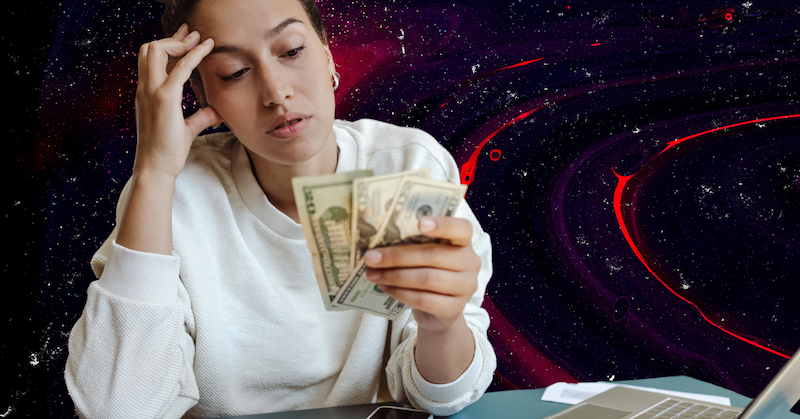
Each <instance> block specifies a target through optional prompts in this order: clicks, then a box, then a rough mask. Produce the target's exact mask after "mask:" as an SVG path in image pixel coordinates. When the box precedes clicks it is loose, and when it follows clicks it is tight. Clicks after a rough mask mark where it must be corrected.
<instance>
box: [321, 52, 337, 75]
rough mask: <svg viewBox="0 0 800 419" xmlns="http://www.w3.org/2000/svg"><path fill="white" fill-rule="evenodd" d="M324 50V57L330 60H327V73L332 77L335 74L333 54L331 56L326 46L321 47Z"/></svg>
mask: <svg viewBox="0 0 800 419" xmlns="http://www.w3.org/2000/svg"><path fill="white" fill-rule="evenodd" d="M323 49H324V50H325V55H327V56H328V58H329V59H330V60H328V71H329V72H330V73H331V75H333V73H335V72H336V63H335V62H334V61H333V54H331V49H330V48H328V46H327V45H325V46H324V47H323Z"/></svg>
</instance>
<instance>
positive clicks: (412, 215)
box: [333, 177, 467, 320]
mask: <svg viewBox="0 0 800 419" xmlns="http://www.w3.org/2000/svg"><path fill="white" fill-rule="evenodd" d="M466 191H467V187H466V185H456V184H452V183H446V182H437V181H432V180H428V179H421V178H416V177H405V178H404V179H403V180H402V182H401V183H400V186H399V187H398V190H397V192H396V194H395V197H394V199H393V200H392V205H391V209H390V212H389V214H388V215H386V216H385V217H384V220H383V222H382V224H381V226H380V228H379V229H378V232H377V233H376V234H375V235H374V236H373V238H372V239H371V243H370V244H369V248H375V247H383V246H394V245H402V244H412V243H428V242H431V241H435V239H433V238H430V237H428V236H425V235H423V234H422V233H421V232H420V231H419V221H420V219H421V218H422V217H424V216H428V215H432V216H452V215H453V213H455V210H456V208H457V207H458V204H459V203H460V202H461V199H462V198H463V196H464V194H465V193H466ZM366 271H367V268H366V265H365V264H364V259H363V258H361V259H360V260H359V261H358V262H357V263H356V266H355V268H354V269H353V270H352V271H351V274H350V277H348V278H347V281H346V284H345V286H343V287H341V288H340V290H339V293H338V294H337V295H336V297H335V298H334V301H333V306H334V307H338V308H356V309H361V310H365V311H368V312H371V313H375V314H378V315H382V316H384V317H388V318H390V319H392V320H394V319H395V318H396V317H397V316H399V314H400V313H401V312H402V310H403V308H404V307H403V305H402V303H399V302H397V301H396V300H394V299H393V298H392V297H391V296H389V295H388V294H385V293H383V292H382V291H381V290H380V288H378V287H377V286H376V285H375V284H373V283H372V282H370V281H369V280H368V279H367V277H366Z"/></svg>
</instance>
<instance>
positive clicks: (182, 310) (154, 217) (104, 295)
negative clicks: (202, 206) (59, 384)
mask: <svg viewBox="0 0 800 419" xmlns="http://www.w3.org/2000/svg"><path fill="white" fill-rule="evenodd" d="M187 32H188V31H187V29H186V26H185V25H184V26H183V27H181V29H180V30H179V31H178V32H177V33H176V34H175V35H174V36H173V37H171V38H167V39H162V40H159V41H155V42H152V43H150V44H146V45H144V46H142V48H141V50H140V56H139V86H138V88H137V92H136V116H137V149H136V162H135V164H134V170H133V176H132V177H131V180H130V182H129V183H128V185H126V189H125V190H124V191H123V194H122V197H121V199H120V203H119V209H123V210H122V211H118V218H117V223H118V224H117V228H116V229H115V230H114V232H112V234H111V237H109V239H108V240H107V242H106V243H105V244H104V245H103V247H101V249H100V250H99V251H98V254H96V255H95V258H94V260H93V268H96V270H95V272H96V274H97V275H98V277H99V281H96V282H94V283H92V284H91V285H90V287H89V296H88V299H87V303H86V306H85V308H84V311H83V314H82V316H81V318H80V319H78V321H77V323H76V324H75V326H74V327H73V329H72V332H71V334H70V339H69V358H68V360H67V365H66V370H65V379H66V381H67V387H68V388H69V391H70V396H71V397H72V399H73V401H74V403H75V407H76V410H77V411H78V413H79V414H80V415H81V416H89V417H164V416H167V417H179V416H181V415H182V414H183V413H184V412H185V411H186V410H187V409H189V408H190V407H191V406H192V405H194V404H195V403H196V402H197V399H198V397H199V395H198V391H197V386H196V383H195V379H194V374H193V369H192V366H193V358H194V345H193V340H192V336H191V335H190V334H188V333H187V330H188V328H189V326H188V325H190V324H191V323H192V319H191V307H190V306H189V299H188V296H187V295H186V292H185V290H184V289H183V287H182V286H181V284H180V280H179V277H178V274H179V267H180V263H179V260H178V258H177V257H175V256H172V225H171V223H172V194H173V189H174V185H175V179H176V178H177V176H178V174H179V173H180V171H181V170H182V169H183V166H184V164H185V162H186V158H187V156H188V152H189V148H190V146H191V143H192V140H193V139H194V137H195V136H196V135H197V134H198V133H199V132H200V131H202V130H203V129H205V128H206V127H207V126H209V125H211V124H214V123H219V116H218V115H217V114H216V112H215V111H214V110H213V109H211V108H206V109H204V110H202V111H200V112H198V113H196V114H195V115H193V116H191V117H189V118H187V119H186V120H184V119H183V114H182V108H181V101H182V92H183V84H184V83H185V81H186V80H187V79H188V77H189V74H190V73H191V70H192V68H194V67H196V66H197V64H198V63H199V62H200V60H202V58H203V57H204V56H205V55H206V54H208V53H209V52H210V51H211V47H212V46H213V41H212V42H208V43H203V44H198V41H199V36H198V35H197V34H196V33H195V34H188V33H187ZM170 56H177V57H183V58H181V59H180V60H177V61H176V62H175V66H174V68H172V69H171V70H170V69H169V68H168V59H169V57H170ZM119 209H118V210H119ZM115 239H116V240H115ZM95 260H96V261H99V264H94V262H95ZM100 265H102V267H101V266H100Z"/></svg>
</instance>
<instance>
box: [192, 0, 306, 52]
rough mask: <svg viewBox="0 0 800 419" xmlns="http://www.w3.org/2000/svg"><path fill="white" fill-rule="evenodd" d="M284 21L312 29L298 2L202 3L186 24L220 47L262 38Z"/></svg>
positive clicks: (209, 0) (208, 0) (227, 0)
mask: <svg viewBox="0 0 800 419" xmlns="http://www.w3.org/2000/svg"><path fill="white" fill-rule="evenodd" d="M287 20H295V21H299V22H298V24H295V25H297V26H304V27H305V28H306V29H307V30H309V29H311V23H310V22H309V20H308V16H307V15H306V13H305V10H304V9H303V6H302V5H301V4H300V2H299V1H297V0H201V1H200V2H199V3H198V4H197V7H196V8H195V10H194V12H193V13H192V14H191V16H190V17H189V19H188V23H189V29H190V30H197V31H198V32H200V36H201V37H202V38H203V39H205V38H209V37H211V38H214V40H215V41H216V42H217V43H219V42H225V41H226V40H227V39H231V40H235V39H247V38H248V37H259V38H261V37H263V36H264V35H265V34H268V33H269V32H270V31H271V30H272V29H275V28H276V27H278V26H279V25H281V24H282V23H284V22H286V21H287ZM299 23H302V25H299ZM295 25H292V26H295Z"/></svg>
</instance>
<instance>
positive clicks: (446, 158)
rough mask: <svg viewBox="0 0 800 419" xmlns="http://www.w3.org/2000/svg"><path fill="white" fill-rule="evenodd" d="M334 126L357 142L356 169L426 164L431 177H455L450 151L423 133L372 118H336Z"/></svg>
mask: <svg viewBox="0 0 800 419" xmlns="http://www.w3.org/2000/svg"><path fill="white" fill-rule="evenodd" d="M335 126H336V127H338V128H342V129H344V130H346V131H348V132H349V133H350V134H351V135H352V136H353V138H355V140H356V143H357V144H358V154H359V160H360V161H361V163H360V164H359V166H360V167H359V168H362V169H363V168H370V169H373V170H374V171H375V174H376V175H377V174H382V173H391V172H398V171H402V170H414V169H418V168H420V167H430V168H431V170H432V173H431V174H432V176H433V178H434V179H440V180H445V179H447V180H451V181H456V182H457V180H458V175H457V174H456V172H457V168H456V165H455V161H453V158H452V156H451V155H450V153H449V152H448V151H447V150H446V149H445V148H444V147H443V146H442V145H441V144H439V142H438V141H436V139H435V138H433V136H431V135H430V134H428V133H427V132H425V131H423V130H421V129H418V128H411V127H400V126H397V125H392V124H389V123H386V122H380V121H376V120H373V119H360V120H358V121H353V122H350V121H341V120H337V121H336V122H335Z"/></svg>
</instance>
